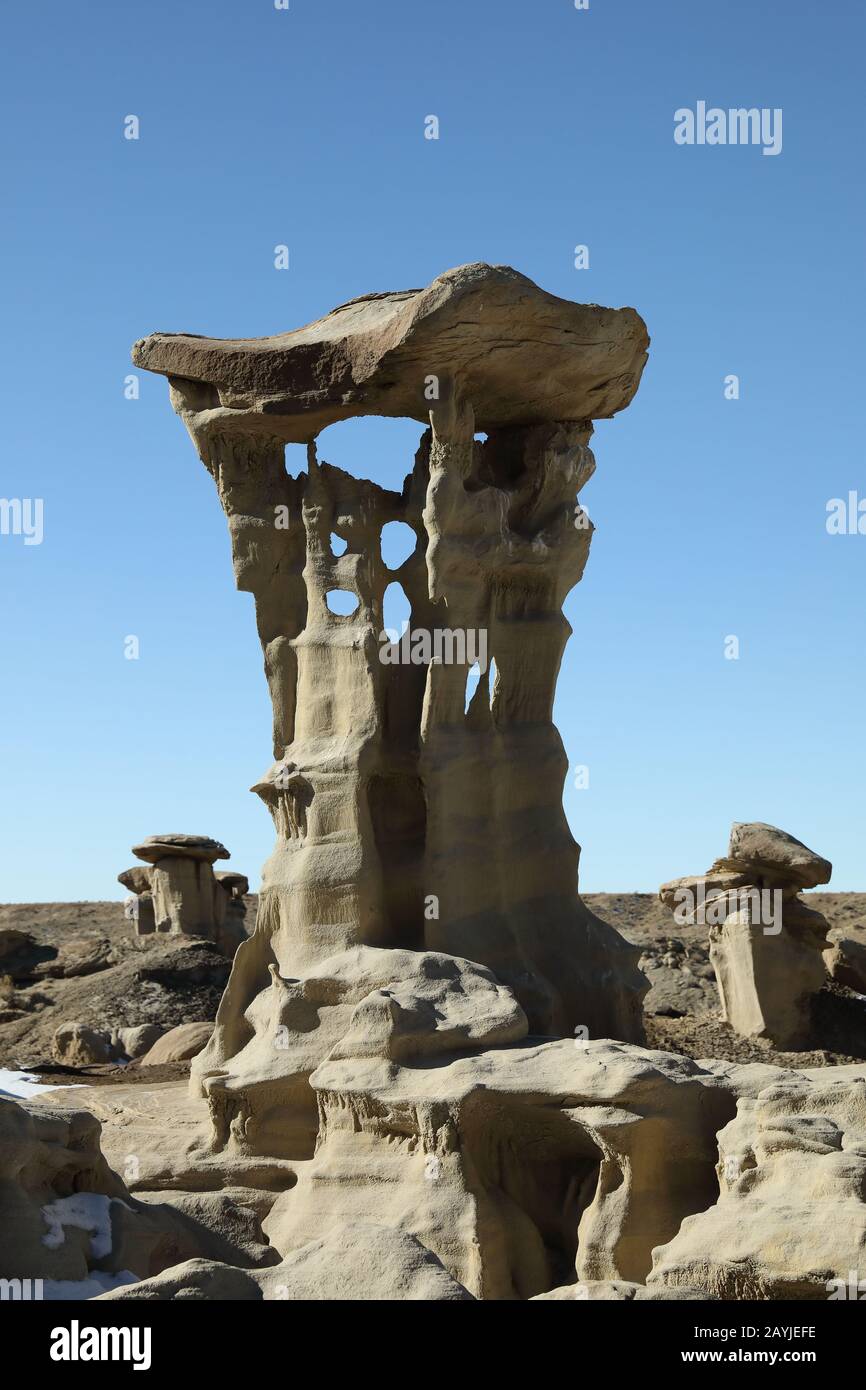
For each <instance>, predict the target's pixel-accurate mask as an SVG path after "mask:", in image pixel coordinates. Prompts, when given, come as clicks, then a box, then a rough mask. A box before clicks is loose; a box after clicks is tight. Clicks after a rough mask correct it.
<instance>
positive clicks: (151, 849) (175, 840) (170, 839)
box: [132, 835, 231, 864]
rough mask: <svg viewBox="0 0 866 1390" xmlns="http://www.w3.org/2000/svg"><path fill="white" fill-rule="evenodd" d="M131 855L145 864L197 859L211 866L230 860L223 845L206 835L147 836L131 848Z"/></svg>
mask: <svg viewBox="0 0 866 1390" xmlns="http://www.w3.org/2000/svg"><path fill="white" fill-rule="evenodd" d="M132 852H133V854H135V855H137V856H138V858H139V859H143V860H144V861H145V863H146V864H157V863H158V862H159V860H160V859H169V858H171V859H198V860H200V861H202V862H204V863H207V864H213V863H214V861H215V860H217V859H231V855H230V854H229V852H228V850H227V849H226V847H225V845H221V844H220V842H219V840H212V839H210V837H209V836H207V835H148V837H147V839H146V840H142V842H141V844H140V845H133V846H132Z"/></svg>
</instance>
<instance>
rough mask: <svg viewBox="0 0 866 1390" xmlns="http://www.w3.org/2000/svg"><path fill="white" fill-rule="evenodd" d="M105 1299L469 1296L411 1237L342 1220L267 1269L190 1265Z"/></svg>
mask: <svg viewBox="0 0 866 1390" xmlns="http://www.w3.org/2000/svg"><path fill="white" fill-rule="evenodd" d="M102 1297H103V1298H105V1299H117V1298H120V1299H124V1300H128V1299H147V1300H153V1299H174V1298H193V1299H233V1300H234V1299H244V1300H251V1299H259V1300H261V1299H290V1300H302V1301H306V1302H331V1301H341V1300H345V1301H349V1302H356V1301H358V1300H360V1301H366V1302H369V1301H393V1302H401V1303H405V1302H424V1303H431V1302H437V1303H441V1302H445V1303H455V1302H456V1303H461V1302H472V1301H473V1299H472V1295H471V1294H470V1293H469V1292H468V1290H467V1289H465V1288H463V1286H462V1285H461V1284H459V1283H458V1282H457V1281H456V1280H455V1279H453V1278H452V1277H451V1275H450V1274H449V1273H448V1271H447V1270H446V1269H445V1268H444V1266H443V1265H442V1264H441V1262H440V1261H439V1260H438V1259H437V1258H436V1256H435V1255H433V1254H432V1253H431V1252H430V1251H429V1250H427V1249H425V1247H424V1246H423V1245H422V1244H421V1243H420V1242H419V1241H417V1240H415V1239H414V1238H413V1237H412V1236H409V1235H406V1234H405V1233H404V1232H402V1231H398V1230H395V1229H394V1228H392V1227H387V1226H373V1225H370V1224H363V1223H356V1224H353V1225H349V1224H346V1223H343V1224H339V1225H336V1226H334V1227H333V1229H332V1230H331V1231H329V1232H328V1235H327V1236H326V1237H324V1238H323V1239H322V1240H314V1241H310V1243H309V1244H308V1245H305V1246H303V1247H302V1248H301V1249H300V1250H295V1251H293V1252H292V1254H291V1255H289V1256H287V1258H286V1259H285V1260H283V1261H282V1262H281V1263H280V1264H275V1265H272V1266H270V1268H268V1269H257V1270H240V1269H232V1268H230V1267H228V1266H227V1265H224V1264H216V1263H215V1262H213V1261H211V1260H188V1261H187V1262H186V1263H185V1264H181V1265H178V1266H177V1267H176V1268H174V1269H171V1270H166V1271H165V1272H164V1273H163V1274H160V1275H157V1276H156V1277H155V1278H153V1279H146V1280H144V1281H142V1282H141V1283H138V1284H134V1285H131V1286H129V1287H126V1288H121V1289H117V1290H115V1291H114V1292H112V1293H109V1294H104V1295H103V1296H102Z"/></svg>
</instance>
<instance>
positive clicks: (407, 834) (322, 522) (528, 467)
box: [133, 265, 648, 1080]
mask: <svg viewBox="0 0 866 1390" xmlns="http://www.w3.org/2000/svg"><path fill="white" fill-rule="evenodd" d="M647 346H648V338H647V334H646V329H645V327H644V324H643V322H642V320H641V319H640V317H639V316H638V315H637V314H636V313H635V311H634V310H633V309H602V308H599V307H598V306H596V305H580V304H572V303H570V302H568V301H566V300H561V299H557V298H555V297H554V296H553V295H549V294H546V293H545V292H544V291H542V290H540V289H539V288H538V287H537V286H536V285H534V284H533V283H532V281H530V280H527V279H526V278H525V277H524V276H522V275H519V274H518V273H517V272H516V271H514V270H511V269H509V268H507V267H502V266H496V267H495V266H487V265H470V266H462V267H460V268H458V269H456V270H451V271H448V272H446V273H445V274H444V275H442V276H440V277H439V278H438V279H437V280H435V281H434V282H433V283H432V284H431V285H430V286H429V287H428V288H427V289H425V290H412V291H406V292H400V293H394V294H381V295H370V296H365V297H364V298H362V299H359V300H354V301H352V303H351V304H348V305H343V306H341V307H340V308H339V309H336V310H334V311H333V312H332V313H331V314H329V315H328V316H327V317H326V318H324V319H321V320H319V321H318V322H317V323H314V324H311V325H309V326H308V327H306V328H303V329H298V330H296V331H295V332H293V333H286V334H282V335H279V336H277V337H275V338H263V339H252V340H231V341H223V340H217V339H207V338H196V337H190V336H186V335H182V334H180V335H175V334H154V335H153V336H152V337H150V338H146V339H144V340H143V341H141V342H139V343H137V344H136V345H135V348H134V349H133V360H134V361H135V363H136V364H137V365H139V366H141V367H145V368H147V369H148V370H150V371H158V372H162V373H163V374H164V375H166V376H167V377H168V378H169V382H170V385H171V395H172V400H173V403H174V405H175V408H176V409H177V411H178V412H179V413H180V415H181V417H182V419H183V421H184V423H185V425H186V426H187V429H188V430H189V432H190V435H191V436H192V439H193V441H194V443H195V445H196V448H197V450H198V452H199V454H200V457H201V458H202V460H203V462H204V463H205V465H206V467H207V468H208V470H209V471H210V473H211V474H212V476H213V478H214V481H215V483H216V485H217V488H218V491H219V496H220V500H221V502H222V505H223V507H224V509H225V512H226V514H227V516H228V521H229V530H230V534H231V539H232V550H233V556H234V566H235V574H236V579H237V583H238V586H239V588H241V589H244V590H248V591H250V592H252V593H253V595H254V596H255V600H256V614H257V621H258V629H259V634H260V637H261V640H262V645H263V648H264V655H265V670H266V672H267V676H268V681H269V685H270V692H271V698H272V702H273V710H274V759H275V761H274V764H273V765H272V767H271V768H270V769H269V770H268V771H267V772H266V773H265V775H264V776H263V777H262V778H261V779H260V780H259V781H258V782H257V783H256V786H255V790H256V791H257V792H258V793H259V795H260V796H261V797H262V798H263V800H264V801H265V802H266V804H267V805H268V807H269V809H270V811H271V814H272V816H273V819H274V823H275V826H276V830H277V844H276V848H275V850H274V853H273V855H272V856H271V858H270V859H269V860H268V862H267V864H266V865H265V868H264V873H263V880H262V891H261V899H260V905H259V916H258V927H257V931H256V935H255V938H254V939H253V940H251V941H250V942H249V943H248V944H246V945H244V946H243V947H242V948H241V950H240V951H239V953H238V956H237V958H236V961H235V967H234V971H233V975H232V981H231V984H230V986H229V989H228V990H227V993H226V996H225V999H224V1001H223V1007H222V1009H221V1011H220V1017H219V1018H218V1020H217V1029H216V1032H215V1035H214V1040H213V1043H212V1045H211V1049H210V1060H211V1065H212V1067H213V1068H214V1070H220V1069H223V1068H225V1067H226V1066H227V1065H228V1062H229V1059H230V1058H232V1057H235V1054H237V1053H239V1052H240V1051H241V1050H242V1049H244V1048H246V1047H247V1045H248V1044H249V1043H250V1027H251V1026H252V1028H253V1032H254V1033H255V1032H258V1031H259V1030H266V1029H268V1028H270V1026H271V1022H270V1020H271V1015H272V1014H273V1011H274V1009H275V1008H277V1009H278V1008H279V988H280V986H279V979H280V978H284V979H285V978H289V977H293V978H295V979H303V978H304V977H305V976H306V975H308V974H309V972H311V971H315V970H316V969H317V968H318V967H319V966H320V965H321V964H322V963H323V962H325V961H328V960H329V959H331V958H333V957H335V956H336V955H338V954H339V953H342V952H346V951H351V950H353V949H354V948H357V947H358V946H362V945H366V946H371V947H378V948H380V949H381V948H386V947H387V948H395V949H397V948H409V949H412V950H422V949H426V950H428V951H433V952H446V953H448V954H451V955H454V956H457V957H468V958H469V959H471V960H474V961H477V962H479V963H481V964H483V965H485V966H488V967H489V968H490V969H491V970H493V971H494V972H495V973H496V976H497V978H498V979H499V980H500V981H501V982H502V983H503V984H504V985H507V986H508V987H509V988H510V989H511V990H512V991H513V993H514V995H515V996H516V998H517V999H518V1000H519V1002H520V1004H521V1006H522V1007H523V1009H524V1010H525V1011H526V1014H527V1017H528V1019H529V1024H530V1027H531V1028H532V1029H533V1030H534V1031H536V1032H539V1033H544V1034H549V1035H557V1034H559V1035H561V1034H568V1035H571V1034H572V1033H573V1031H574V1029H575V1027H577V1026H583V1027H586V1028H587V1029H588V1030H589V1032H590V1034H591V1035H593V1036H599V1035H608V1036H614V1037H618V1038H626V1039H633V1040H637V1039H639V1038H640V1037H641V1036H642V1024H641V1008H640V1002H641V998H642V995H643V993H644V992H645V989H646V982H645V980H644V978H643V976H642V975H641V973H640V972H639V971H638V970H637V968H636V964H635V962H636V953H635V952H634V950H633V949H632V948H631V947H630V946H628V945H627V944H626V943H625V942H624V941H623V940H622V938H621V937H619V936H618V934H617V933H616V932H615V931H613V930H612V929H611V928H610V927H608V926H607V925H606V924H605V923H603V922H601V921H600V920H599V919H598V918H596V917H594V916H593V914H592V913H591V912H589V911H588V909H587V908H586V907H585V906H584V905H583V904H582V902H581V900H580V898H579V897H578V894H577V865H578V856H579V847H578V846H577V845H576V844H575V843H574V841H573V839H572V837H571V835H570V833H569V829H568V825H567V822H566V820H565V816H564V813H563V809H562V800H561V793H562V785H563V780H564V777H565V773H566V757H565V752H564V749H563V746H562V742H561V739H560V737H559V734H558V733H557V731H556V729H555V727H554V725H553V723H552V720H551V711H552V706H553V697H554V688H555V684H556V678H557V674H558V670H559V663H560V659H561V656H562V650H563V647H564V645H565V642H566V640H567V638H568V635H569V632H570V628H569V625H568V623H567V622H566V620H565V618H564V617H563V614H562V611H561V610H562V603H563V600H564V599H565V597H566V595H567V594H568V592H569V590H570V589H571V588H572V587H573V586H574V585H575V584H576V583H577V582H578V580H579V579H580V578H581V575H582V573H583V569H584V565H585V564H586V560H587V555H588V552H589V546H590V541H591V537H592V526H591V525H590V524H589V521H588V518H587V517H586V514H585V513H584V512H583V510H582V509H581V507H580V505H579V503H578V502H577V493H578V491H579V489H580V488H581V487H582V486H583V484H584V483H585V482H586V481H587V480H588V479H589V478H590V477H591V475H592V473H593V471H594V468H595V461H594V459H593V455H592V452H591V450H590V448H589V439H590V436H591V434H592V419H593V417H608V416H611V415H613V414H615V413H616V412H617V411H619V410H621V409H623V408H624V407H625V406H627V405H628V403H629V401H630V400H631V399H632V397H633V395H634V393H635V391H636V390H637V386H638V383H639V380H640V375H641V371H642V369H643V365H644V362H645V360H646V350H647ZM365 414H383V415H385V414H387V415H394V414H399V415H407V416H411V417H413V418H417V419H419V420H425V421H429V426H430V427H429V428H428V429H427V430H426V431H425V433H424V434H423V436H422V438H421V442H420V446H419V449H418V452H417V454H416V457H415V462H414V467H413V468H412V469H411V471H410V472H409V473H408V474H407V477H406V481H405V483H404V486H403V490H402V492H399V493H398V492H391V491H388V490H386V489H385V488H382V487H380V486H379V485H378V484H376V483H375V482H367V481H360V480H358V479H356V478H354V477H352V476H351V475H349V474H348V473H345V472H343V471H342V470H341V469H339V468H334V467H332V466H331V465H330V464H328V463H326V462H324V461H322V460H320V459H319V457H318V452H317V449H316V445H315V438H316V435H317V434H318V433H319V431H320V430H321V429H322V428H323V427H324V426H325V425H327V424H329V423H330V422H331V421H333V420H337V419H344V418H346V417H348V416H351V415H365ZM482 430H483V431H485V432H486V434H487V438H486V440H485V441H483V442H482V441H479V440H477V439H476V438H475V435H476V431H482ZM290 441H303V442H306V443H307V444H308V459H309V467H308V471H307V472H306V473H305V474H301V476H299V477H298V478H292V477H290V476H289V475H288V473H287V471H286V466H285V458H284V452H285V448H284V446H285V444H286V443H287V442H290ZM390 521H402V522H404V523H406V524H407V525H408V526H409V527H411V529H412V531H413V532H414V533H415V537H416V544H415V549H414V551H413V553H412V554H411V555H410V556H409V558H408V559H407V560H406V561H405V562H404V564H403V565H402V566H401V567H400V568H399V569H397V570H396V571H393V570H390V569H389V568H388V567H387V565H386V564H385V562H384V560H383V559H382V556H381V550H380V533H381V530H382V527H383V526H384V525H385V524H386V523H387V522H390ZM332 534H337V535H338V536H340V537H341V538H342V540H343V541H345V550H344V551H343V553H342V554H340V555H339V556H338V555H336V554H335V553H334V552H333V550H332V545H331V536H332ZM394 579H397V580H398V581H399V582H400V583H401V584H402V586H403V588H404V590H405V592H406V594H407V596H408V598H409V600H410V604H411V611H412V616H411V622H410V627H411V629H412V630H413V631H417V630H419V629H423V630H425V631H427V632H435V631H437V630H439V629H445V628H447V629H449V630H451V631H453V630H455V629H456V630H460V631H469V630H471V631H473V632H477V631H479V630H482V629H483V630H484V632H485V633H486V637H487V649H488V651H489V655H490V657H491V669H492V668H493V667H495V672H496V675H495V679H494V680H491V675H490V669H488V670H487V671H485V672H484V673H483V674H482V676H481V679H480V681H479V683H478V687H477V690H476V692H475V694H474V696H473V698H472V699H471V702H470V703H469V708H468V710H466V708H465V706H466V689H467V678H468V675H469V666H468V662H467V661H460V660H459V659H458V660H456V661H452V662H435V661H428V662H427V663H422V664H420V665H418V664H409V665H405V664H386V663H383V662H382V661H380V660H379V657H378V651H379V639H380V634H381V633H382V631H383V629H384V621H383V612H382V601H383V594H384V591H385V589H386V587H387V585H388V584H389V582H391V581H392V580H394ZM334 589H342V590H348V591H350V592H351V594H352V595H353V596H354V598H355V600H356V610H355V612H354V613H353V614H352V615H351V616H340V615H337V614H334V613H332V612H331V611H330V609H329V607H328V604H327V602H326V596H327V594H328V593H329V591H331V590H334ZM458 657H459V653H458ZM269 969H270V970H272V971H276V976H275V977H274V978H271V977H270V976H269ZM253 1017H254V1018H255V1019H256V1022H255V1023H254V1024H253V1025H251V1024H250V1022H249V1020H250V1018H253ZM284 1060H285V1061H286V1062H288V1061H289V1059H288V1058H286V1059H284ZM237 1062H238V1059H237V1058H235V1063H237ZM235 1063H232V1066H233V1067H234V1066H235ZM290 1072H291V1067H289V1068H288V1069H287V1075H288V1074H289V1073H290ZM251 1080H252V1077H251Z"/></svg>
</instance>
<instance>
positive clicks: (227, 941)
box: [117, 834, 249, 957]
mask: <svg viewBox="0 0 866 1390" xmlns="http://www.w3.org/2000/svg"><path fill="white" fill-rule="evenodd" d="M132 852H133V854H137V855H138V857H139V859H143V860H144V861H145V864H146V865H147V867H146V868H145V867H143V866H142V865H140V864H136V865H134V866H133V867H132V868H131V869H125V870H124V872H123V873H122V874H118V876H117V879H118V882H119V883H122V884H123V885H124V887H125V888H129V889H130V891H131V892H132V893H133V894H134V896H133V897H132V898H130V899H129V900H128V916H129V917H130V919H131V920H132V921H133V922H134V923H135V930H136V934H137V935H138V936H148V935H149V934H150V933H151V932H155V931H156V932H167V933H169V934H170V935H172V936H201V937H205V938H207V939H208V940H209V941H213V942H214V944H215V945H216V946H217V947H218V948H219V949H220V950H221V951H222V952H223V953H224V954H225V955H227V956H229V957H231V956H233V955H234V953H235V951H236V950H237V948H238V946H239V945H240V943H241V941H244V940H245V939H246V935H247V933H246V930H245V928H244V915H245V907H244V894H245V893H247V892H249V882H248V880H247V878H246V877H245V876H244V875H243V874H236V873H214V869H213V865H214V863H215V862H216V861H217V860H218V859H229V858H230V857H231V856H230V855H229V852H228V850H227V849H226V848H225V845H221V844H220V842H219V841H218V840H211V839H210V838H209V837H208V836H206V835H179V834H178V835H151V836H149V837H148V839H146V840H143V841H142V842H141V844H139V845H133V847H132Z"/></svg>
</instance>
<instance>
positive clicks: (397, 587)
mask: <svg viewBox="0 0 866 1390" xmlns="http://www.w3.org/2000/svg"><path fill="white" fill-rule="evenodd" d="M411 616H412V607H411V604H410V603H409V600H408V598H407V597H406V591H405V589H404V588H403V585H402V584H398V582H397V580H396V579H395V580H392V582H391V583H390V584H389V585H388V587H387V589H386V590H385V593H384V594H383V596H382V627H383V629H384V631H385V632H387V634H388V636H389V637H390V638H391V641H392V642H399V641H400V638H401V637H402V636H403V633H404V632H405V631H406V628H407V627H408V626H409V620H410V618H411Z"/></svg>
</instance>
